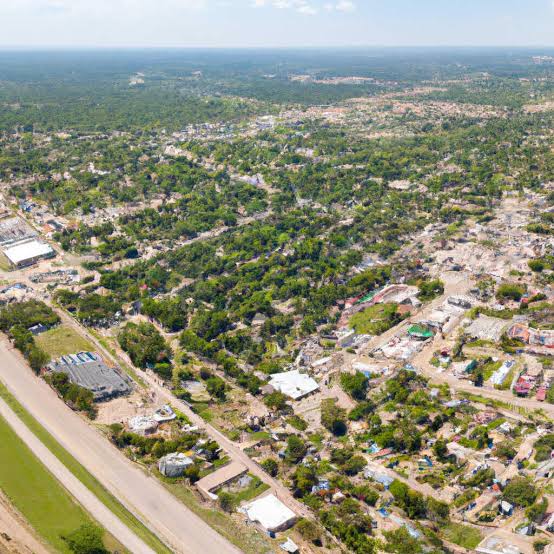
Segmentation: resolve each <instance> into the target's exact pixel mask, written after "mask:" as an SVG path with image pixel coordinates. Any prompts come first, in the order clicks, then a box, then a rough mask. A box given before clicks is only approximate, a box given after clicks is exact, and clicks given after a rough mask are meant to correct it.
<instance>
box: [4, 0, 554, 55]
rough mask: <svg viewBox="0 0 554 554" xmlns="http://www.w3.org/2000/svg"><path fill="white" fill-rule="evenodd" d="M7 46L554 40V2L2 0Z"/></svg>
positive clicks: (532, 42) (419, 43)
mask: <svg viewBox="0 0 554 554" xmlns="http://www.w3.org/2000/svg"><path fill="white" fill-rule="evenodd" d="M0 22H1V28H2V32H1V33H0V47H13V46H19V47H35V46H37V47H38V46H69V47H83V46H86V47H90V46H103V47H114V46H115V47H133V46H146V47H148V46H171V47H275V46H277V47H287V46H288V47H299V46H365V45H369V46H372V45H379V46H381V45H384V46H428V45H433V46H434V45H453V46H464V45H483V46H490V45H512V46H526V45H533V46H541V45H545V46H552V45H554V0H0Z"/></svg>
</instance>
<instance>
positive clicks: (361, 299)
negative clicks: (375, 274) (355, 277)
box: [356, 289, 381, 304]
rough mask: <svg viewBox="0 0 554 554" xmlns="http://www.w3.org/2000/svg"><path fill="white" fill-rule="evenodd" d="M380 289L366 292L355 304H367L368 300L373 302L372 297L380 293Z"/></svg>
mask: <svg viewBox="0 0 554 554" xmlns="http://www.w3.org/2000/svg"><path fill="white" fill-rule="evenodd" d="M380 290H381V289H377V290H374V291H372V292H368V293H367V294H366V295H365V296H363V297H362V298H360V299H359V300H358V301H357V302H356V304H363V303H364V302H369V301H370V300H373V297H374V296H375V295H376V294H377V293H378V292H379V291H380Z"/></svg>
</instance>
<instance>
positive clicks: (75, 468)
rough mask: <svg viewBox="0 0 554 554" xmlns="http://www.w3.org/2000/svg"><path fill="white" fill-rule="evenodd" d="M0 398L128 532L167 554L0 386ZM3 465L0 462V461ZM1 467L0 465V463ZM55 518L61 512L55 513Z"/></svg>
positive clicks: (133, 517)
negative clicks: (129, 530) (125, 526)
mask: <svg viewBox="0 0 554 554" xmlns="http://www.w3.org/2000/svg"><path fill="white" fill-rule="evenodd" d="M0 398H3V399H4V401H5V402H6V403H7V404H8V405H9V406H10V408H11V409H12V410H13V411H14V412H15V413H16V414H17V415H18V416H19V418H20V419H21V420H22V421H23V422H24V423H25V425H27V427H28V428H29V429H30V430H31V431H32V432H33V433H34V434H35V435H36V436H37V437H38V438H39V439H40V440H41V441H42V443H43V444H44V445H45V446H46V447H47V448H48V449H49V450H50V451H51V452H52V454H54V455H55V456H56V457H57V458H58V459H59V460H60V461H61V462H62V463H63V464H64V465H65V467H67V469H69V471H71V473H73V475H75V477H77V479H79V481H81V483H83V485H85V486H86V487H87V488H88V489H89V490H90V491H91V492H92V493H93V494H94V495H96V497H97V498H98V499H99V500H100V501H101V502H102V503H103V504H104V505H105V506H106V507H107V508H108V509H109V510H111V511H112V512H113V513H114V515H116V516H117V517H118V518H119V519H120V520H121V521H122V522H123V523H124V524H125V525H127V527H129V529H131V530H132V531H133V532H134V533H135V534H136V535H137V536H138V537H140V538H141V539H142V540H143V541H144V542H145V543H146V544H148V545H149V546H150V547H151V548H152V549H153V550H154V551H155V552H159V553H163V554H170V553H171V550H169V549H168V548H167V547H166V546H165V545H164V544H163V543H162V542H161V541H160V539H159V538H158V537H157V536H156V535H154V533H152V532H151V531H150V530H149V529H148V528H147V527H146V526H145V525H144V524H142V523H141V522H140V521H139V520H138V519H137V518H136V517H135V516H134V515H133V514H132V513H131V512H130V511H129V510H127V508H125V507H124V506H123V505H122V504H121V503H120V502H119V500H117V498H115V496H113V495H112V494H111V493H110V492H109V491H108V490H107V489H106V488H105V487H104V486H103V485H102V484H101V483H100V482H99V481H98V480H97V479H96V478H95V477H94V476H93V475H92V474H91V473H89V472H88V471H87V470H86V469H85V468H84V467H83V466H82V465H81V464H80V463H79V462H78V461H77V460H76V459H75V458H74V457H73V456H72V455H71V454H70V453H69V452H68V451H67V450H65V448H63V446H61V445H60V444H59V443H58V442H57V441H56V439H54V437H53V436H52V435H51V434H50V433H48V431H46V429H45V428H44V427H42V425H40V423H39V422H38V421H37V420H36V419H35V418H34V417H33V416H32V415H31V414H30V413H29V412H27V411H26V410H25V408H23V406H21V404H20V403H19V402H18V401H17V399H16V398H15V397H14V396H13V395H12V394H11V393H10V392H9V391H8V390H7V389H6V387H5V386H4V385H3V384H1V383H0ZM2 463H3V459H2ZM0 465H2V464H0ZM57 513H58V515H59V514H60V513H61V512H60V511H59V510H58V511H57Z"/></svg>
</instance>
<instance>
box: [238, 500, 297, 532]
mask: <svg viewBox="0 0 554 554" xmlns="http://www.w3.org/2000/svg"><path fill="white" fill-rule="evenodd" d="M240 511H241V512H242V513H244V514H246V516H247V517H248V519H249V520H250V521H252V522H256V523H259V524H260V525H261V526H262V527H263V528H264V529H265V530H266V531H268V532H270V533H275V532H277V531H284V530H285V529H288V528H289V527H290V526H291V525H293V523H294V522H295V521H296V514H295V513H294V512H293V511H292V510H291V509H289V508H287V506H285V505H284V504H283V503H282V502H281V501H280V500H279V499H278V498H277V497H276V496H274V495H273V494H269V495H267V496H264V497H263V498H259V499H257V500H254V501H253V502H251V503H250V504H247V505H246V506H243V507H242V508H240Z"/></svg>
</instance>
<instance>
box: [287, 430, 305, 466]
mask: <svg viewBox="0 0 554 554" xmlns="http://www.w3.org/2000/svg"><path fill="white" fill-rule="evenodd" d="M307 451H308V448H307V446H306V443H305V442H304V441H303V440H302V439H301V438H300V437H297V436H296V435H290V437H289V438H288V439H287V449H286V454H285V455H286V458H287V460H289V461H290V462H292V463H293V464H297V463H298V462H300V461H301V460H302V459H303V458H304V456H305V455H306V452H307Z"/></svg>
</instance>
